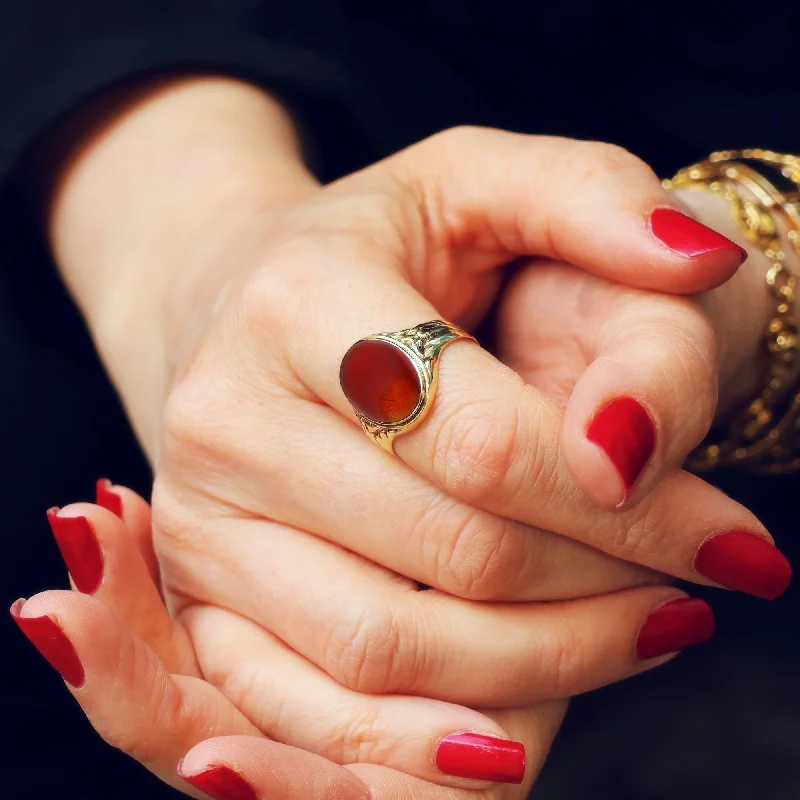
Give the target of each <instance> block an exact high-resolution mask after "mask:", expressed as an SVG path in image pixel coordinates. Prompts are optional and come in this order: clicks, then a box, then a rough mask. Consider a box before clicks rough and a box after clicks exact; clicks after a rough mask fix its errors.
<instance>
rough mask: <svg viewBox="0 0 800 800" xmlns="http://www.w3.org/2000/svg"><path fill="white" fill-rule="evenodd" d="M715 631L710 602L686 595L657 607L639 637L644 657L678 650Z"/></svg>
mask: <svg viewBox="0 0 800 800" xmlns="http://www.w3.org/2000/svg"><path fill="white" fill-rule="evenodd" d="M713 635H714V612H713V611H712V610H711V608H710V606H709V605H708V603H706V602H704V601H703V600H698V599H696V598H693V597H682V598H680V599H679V600H673V601H672V602H670V603H666V604H665V605H663V606H661V608H657V609H656V610H655V611H654V612H653V613H652V614H651V615H650V616H649V617H648V618H647V620H646V621H645V623H644V625H643V626H642V629H641V630H640V631H639V637H638V638H637V640H636V655H637V656H638V657H639V658H641V659H642V660H645V659H648V658H656V657H657V656H664V655H666V654H667V653H677V652H679V651H680V650H683V649H685V648H687V647H690V646H691V645H693V644H702V643H703V642H707V641H708V640H709V639H710V638H711V637H712V636H713Z"/></svg>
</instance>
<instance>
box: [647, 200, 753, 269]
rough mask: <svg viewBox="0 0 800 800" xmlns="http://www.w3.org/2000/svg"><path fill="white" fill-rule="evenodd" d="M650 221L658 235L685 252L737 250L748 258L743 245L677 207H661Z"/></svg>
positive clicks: (652, 229) (678, 250) (699, 254)
mask: <svg viewBox="0 0 800 800" xmlns="http://www.w3.org/2000/svg"><path fill="white" fill-rule="evenodd" d="M649 224H650V231H651V233H652V234H653V236H655V237H656V239H658V240H659V241H660V242H661V243H662V244H665V245H666V246H667V247H669V249H670V250H675V251H676V252H678V253H680V254H681V255H683V256H689V258H694V257H695V256H702V255H704V254H705V253H713V252H728V253H732V254H735V255H736V256H737V258H738V259H739V263H740V264H741V263H743V262H744V260H745V259H746V258H747V251H746V250H745V249H744V248H743V247H739V245H738V244H736V243H735V242H732V241H731V240H730V239H728V238H727V237H725V236H723V235H722V234H721V233H717V232H716V231H714V230H711V228H709V227H707V226H705V225H703V223H702V222H698V221H697V220H695V219H692V218H691V217H687V216H686V214H681V212H680V211H675V209H673V208H657V209H656V210H655V211H653V212H652V213H651V214H650V222H649Z"/></svg>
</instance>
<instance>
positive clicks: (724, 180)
mask: <svg viewBox="0 0 800 800" xmlns="http://www.w3.org/2000/svg"><path fill="white" fill-rule="evenodd" d="M738 159H744V160H749V161H757V162H761V163H764V164H768V165H769V166H771V167H774V168H775V169H778V170H780V172H781V174H782V175H783V176H784V178H786V179H788V180H789V181H791V183H792V184H793V187H795V188H793V191H792V192H789V193H786V192H781V191H779V190H778V189H777V187H776V186H775V185H774V184H773V183H772V182H771V181H769V180H768V179H767V178H765V177H764V176H763V175H762V174H761V173H760V172H758V171H757V170H755V169H753V168H752V167H750V166H748V165H746V164H743V163H741V162H740V161H739V160H738ZM664 186H665V187H666V188H668V189H699V190H705V191H711V192H714V193H716V194H719V195H720V196H722V197H724V198H725V199H726V200H727V201H728V204H729V207H730V210H731V213H732V214H733V217H734V219H735V220H736V222H737V224H738V225H739V228H740V229H741V230H742V232H743V233H744V235H745V236H746V237H747V239H748V240H749V241H751V242H753V243H754V244H755V245H756V246H757V247H759V249H761V250H762V252H763V253H764V254H765V256H766V257H767V258H768V259H769V262H770V267H769V270H768V271H767V276H766V280H767V286H768V288H769V290H770V292H771V294H772V297H773V299H774V302H775V316H774V317H773V318H772V320H771V321H770V323H769V325H768V326H767V330H766V333H765V337H764V344H765V351H766V355H767V363H766V367H765V374H764V380H763V384H762V390H761V392H760V394H759V396H758V397H756V398H755V399H754V400H752V401H751V402H749V403H748V404H747V406H746V407H745V408H744V409H743V410H742V411H741V412H740V413H739V414H738V415H737V416H736V417H735V418H734V420H733V423H732V424H731V425H730V427H729V428H728V430H727V432H726V434H725V435H724V436H723V437H716V436H714V435H713V434H712V436H710V437H709V438H708V439H706V441H705V442H704V443H703V444H701V445H700V446H699V447H698V448H697V449H696V450H695V451H694V452H693V453H692V454H691V455H690V456H689V458H688V460H687V463H686V466H687V467H688V468H689V469H692V470H694V471H696V472H703V471H708V470H710V469H714V468H715V467H738V468H743V469H748V470H750V471H753V472H757V473H762V474H780V473H785V472H792V471H795V470H798V469H800V392H799V391H798V386H797V385H796V383H797V376H798V372H800V341H799V340H798V322H797V316H796V300H797V298H796V294H797V280H796V278H795V276H794V275H793V274H792V272H791V270H790V269H789V268H788V267H787V265H786V254H785V252H784V250H783V243H782V241H781V232H780V230H779V228H778V226H777V225H776V222H775V218H776V217H778V218H780V219H781V220H782V221H783V224H784V226H785V228H786V230H787V237H788V239H789V242H790V244H791V245H792V247H793V248H794V249H795V251H797V253H798V255H800V194H798V192H797V191H796V188H800V158H798V157H796V156H791V155H783V154H780V153H775V152H773V151H770V150H755V149H753V150H723V151H719V152H715V153H712V154H711V155H710V156H709V157H708V159H706V160H705V161H701V162H699V163H697V164H693V165H692V166H690V167H686V168H684V169H682V170H679V171H678V172H677V173H676V174H675V176H673V178H672V179H671V180H668V181H664ZM740 190H744V192H741V191H740Z"/></svg>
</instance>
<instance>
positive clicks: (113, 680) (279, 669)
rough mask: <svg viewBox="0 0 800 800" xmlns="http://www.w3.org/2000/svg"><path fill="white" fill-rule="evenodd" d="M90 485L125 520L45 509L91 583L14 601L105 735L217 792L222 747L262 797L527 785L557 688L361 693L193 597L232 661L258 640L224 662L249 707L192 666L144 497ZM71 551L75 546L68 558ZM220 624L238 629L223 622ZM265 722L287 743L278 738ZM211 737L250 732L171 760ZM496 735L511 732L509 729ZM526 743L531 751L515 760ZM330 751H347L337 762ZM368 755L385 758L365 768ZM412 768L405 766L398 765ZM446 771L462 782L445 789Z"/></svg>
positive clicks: (474, 792)
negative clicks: (456, 697)
mask: <svg viewBox="0 0 800 800" xmlns="http://www.w3.org/2000/svg"><path fill="white" fill-rule="evenodd" d="M99 493H100V499H101V500H102V501H103V502H104V503H105V504H106V505H108V506H110V507H113V508H114V509H115V511H119V512H121V513H123V514H124V516H125V518H126V522H123V521H121V520H120V519H119V518H118V517H117V516H116V515H115V514H114V513H112V512H110V511H108V510H106V509H105V508H102V507H100V506H95V505H91V504H88V503H79V504H74V505H71V506H68V507H66V508H64V509H62V510H61V511H59V512H57V513H56V512H51V514H50V521H51V524H52V525H53V530H54V532H55V534H56V538H57V541H58V543H59V546H60V547H61V549H62V551H63V552H64V553H65V554H67V555H68V556H69V557H70V558H69V560H71V562H72V564H73V566H79V565H82V568H83V571H82V572H81V571H80V569H75V570H74V574H75V575H78V576H80V578H81V579H83V578H84V577H86V574H87V573H86V569H87V567H88V566H89V565H90V564H91V563H93V562H96V561H99V562H100V563H101V564H102V576H101V580H100V582H99V585H98V586H97V587H96V589H95V591H94V593H93V595H91V596H89V595H85V594H79V593H77V592H63V591H51V592H44V593H42V594H40V595H37V596H36V597H33V598H31V599H30V600H28V601H27V602H26V601H22V600H20V601H18V602H17V603H15V604H14V607H13V608H12V613H13V615H14V617H15V619H16V620H17V622H18V624H19V626H20V628H21V629H22V631H23V632H24V633H25V634H26V635H27V636H28V637H29V638H30V639H31V641H32V642H33V644H34V645H36V646H37V647H38V648H40V649H41V652H42V654H43V655H45V657H47V658H48V660H50V662H51V663H52V664H53V666H54V667H55V668H56V669H57V670H59V672H61V674H62V675H63V677H64V678H65V679H66V681H67V686H68V688H69V689H70V691H71V692H72V694H73V695H74V696H75V698H76V700H77V701H78V702H79V703H80V705H81V707H82V708H83V710H84V711H85V713H86V715H87V717H88V718H89V720H90V722H91V723H92V725H93V726H94V727H95V729H96V730H97V731H98V733H100V735H101V736H103V738H104V739H105V740H106V741H107V742H109V743H110V744H111V745H112V746H114V747H117V748H119V749H121V750H123V751H124V752H126V753H128V754H129V755H131V756H132V757H133V758H135V759H137V760H138V761H140V762H141V763H142V764H143V765H144V766H146V767H147V768H148V769H150V770H151V771H152V772H153V773H154V774H156V775H157V776H158V777H160V778H161V779H162V780H164V781H166V782H167V783H169V784H170V785H172V786H174V787H175V788H178V789H181V790H183V791H184V792H187V793H189V794H192V796H198V795H197V793H196V792H195V791H194V790H193V789H192V788H191V787H190V786H189V783H190V784H192V785H194V786H196V787H197V788H198V789H204V790H205V791H206V792H208V793H209V794H211V795H212V796H214V797H217V796H218V797H220V798H228V797H229V796H230V795H227V794H224V793H223V792H222V791H220V793H219V794H217V792H216V791H215V790H214V787H215V786H216V787H218V788H219V789H220V790H221V789H222V788H223V783H222V777H223V776H221V775H220V773H219V770H218V769H215V770H210V769H209V766H210V765H211V764H213V765H214V767H215V768H218V767H219V766H220V765H221V764H224V763H226V762H227V763H231V764H233V765H234V766H235V767H236V769H237V770H238V771H239V772H240V773H243V774H245V775H247V776H249V777H250V776H251V777H252V785H253V787H255V788H257V789H258V790H259V791H258V792H257V796H258V797H262V796H266V797H269V798H270V800H280V799H281V798H293V797H298V798H300V797H302V798H304V800H305V798H320V800H323V798H327V797H331V796H333V792H334V787H335V790H336V792H338V793H337V794H336V795H335V796H336V797H342V798H351V797H352V798H362V797H363V798H366V797H375V798H386V799H387V800H389V799H390V798H391V799H392V800H394V798H405V797H414V798H417V799H418V800H424V799H425V798H431V800H437V799H438V798H445V797H446V798H451V799H452V800H461V798H463V800H468V798H473V797H474V798H477V797H484V798H490V797H491V798H500V797H502V798H522V797H525V796H526V793H527V787H529V786H530V783H531V782H532V781H533V780H534V778H535V776H536V774H537V773H538V771H539V769H540V768H541V765H542V762H543V760H544V758H545V756H546V754H547V751H548V749H549V745H550V743H551V741H552V739H553V736H554V735H555V732H556V730H557V728H558V726H559V724H560V721H561V719H562V716H563V713H564V710H565V708H566V703H565V702H551V703H544V704H540V705H538V706H536V707H533V708H527V709H516V710H508V711H501V712H490V713H488V714H481V713H477V712H473V711H471V710H469V709H464V708H461V709H459V708H457V707H455V706H450V705H448V704H444V703H439V702H436V701H427V700H423V699H418V698H409V697H400V696H396V697H369V696H363V695H358V694H356V693H354V692H351V691H349V690H346V689H344V688H342V687H341V686H339V685H338V684H336V683H335V682H334V681H333V680H331V679H330V678H329V677H328V676H327V675H325V674H323V673H321V672H319V671H318V670H316V669H314V668H312V667H311V666H310V665H309V664H308V663H307V662H305V661H304V659H302V658H300V657H298V656H296V655H295V654H294V653H292V652H291V651H290V650H289V649H288V648H287V647H286V646H285V645H283V644H282V643H281V642H279V641H278V640H276V639H274V638H273V637H271V636H269V635H268V634H266V633H264V632H263V631H258V632H257V633H258V634H259V635H254V634H255V633H256V632H254V631H248V630H247V628H248V623H246V621H245V620H242V619H241V618H238V617H237V616H236V615H233V614H225V613H222V612H219V611H217V612H216V613H215V612H213V611H212V612H210V613H207V612H204V611H202V610H199V611H196V612H193V613H192V614H191V615H189V617H188V619H189V620H190V627H192V626H193V625H194V624H195V623H200V624H201V625H204V626H209V627H210V626H214V625H217V626H219V628H220V630H219V631H217V636H215V637H214V638H215V639H216V641H217V642H218V644H222V645H223V646H226V647H227V644H226V641H227V643H228V644H230V645H231V646H232V649H231V650H230V651H229V653H228V656H229V657H230V659H231V661H232V662H233V663H236V661H237V660H239V659H240V658H241V656H242V654H244V653H245V649H246V648H245V647H244V645H245V644H246V643H247V639H248V636H247V635H245V636H244V637H243V638H244V640H245V641H244V642H241V641H238V640H237V636H238V630H237V628H238V629H244V630H245V633H246V634H247V633H249V639H250V643H255V645H256V648H255V650H254V652H253V653H251V654H248V656H249V657H250V661H248V659H247V658H245V659H244V660H243V661H241V662H240V663H241V667H242V669H241V670H239V671H238V672H237V673H235V674H231V676H230V679H229V681H228V683H227V684H226V685H225V686H224V687H223V688H224V689H228V690H235V684H236V683H237V682H238V683H239V684H242V683H245V684H246V683H248V682H250V681H251V680H253V679H254V676H255V672H253V671H251V669H250V666H249V664H252V659H253V658H258V659H260V665H259V670H260V671H261V673H263V675H264V677H265V678H267V679H268V681H269V685H268V686H265V687H264V689H265V691H264V692H263V694H262V696H261V697H260V711H259V715H258V716H254V717H251V719H250V720H248V719H247V718H246V717H245V716H243V715H242V713H241V711H240V710H238V709H237V708H236V707H235V706H234V705H232V704H231V702H230V700H228V699H227V698H226V697H225V695H224V694H222V693H221V692H220V691H218V690H217V689H215V688H214V687H213V686H211V685H210V684H209V683H207V682H206V681H204V680H202V679H201V676H200V675H199V672H198V669H197V666H196V661H195V657H194V653H193V650H192V646H191V643H190V641H189V637H188V636H187V632H186V630H185V629H184V627H183V626H182V624H181V623H180V622H178V621H176V620H173V619H172V618H171V617H170V616H169V614H168V613H167V611H166V609H165V607H164V605H163V603H162V601H161V598H160V596H159V592H158V587H157V584H156V580H155V578H154V573H153V567H154V564H155V561H154V559H155V554H154V553H153V550H152V542H151V536H150V533H151V532H150V517H149V508H148V506H147V504H146V503H145V502H144V501H143V500H142V499H141V498H139V497H138V496H137V495H135V494H134V493H133V492H130V491H129V490H127V489H125V488H123V487H109V486H107V485H100V486H99ZM78 553H79V554H80V555H81V559H80V561H79V562H76V561H75V560H74V556H75V555H76V554H78ZM203 617H206V618H207V619H205V620H203V619H202V618H203ZM709 619H710V617H709ZM231 625H232V626H234V629H233V630H227V631H226V630H225V629H226V628H228V627H229V626H231ZM252 627H253V626H252V625H249V628H251V629H252ZM220 634H221V635H222V638H220ZM261 680H262V678H258V679H256V680H255V683H260V682H261ZM254 723H255V724H254ZM453 728H455V729H456V731H458V732H459V734H460V733H461V732H463V731H472V732H474V733H480V734H484V735H485V734H488V735H489V736H492V737H502V738H493V739H490V740H488V741H487V740H484V741H483V743H482V744H483V749H482V748H470V747H469V746H468V744H459V743H460V742H463V739H464V737H463V736H460V735H459V736H458V738H457V740H456V742H453V741H452V740H451V741H449V742H448V741H447V740H446V741H445V744H444V745H442V744H441V740H442V739H443V738H444V737H445V736H447V735H448V734H452V733H453ZM265 734H266V735H267V736H269V737H272V738H273V739H277V740H279V741H282V742H285V743H287V744H289V745H293V746H292V747H286V746H282V745H279V744H276V743H275V742H274V741H269V740H268V739H267V738H265ZM213 736H217V737H219V736H226V737H231V736H239V737H241V736H249V737H250V738H249V739H241V738H238V739H228V740H223V741H217V742H213V743H209V744H207V745H204V746H203V747H202V748H200V749H198V750H196V751H194V752H193V753H192V754H191V757H189V758H186V759H185V760H184V763H183V766H181V765H179V761H180V760H181V759H182V758H183V757H184V756H185V755H186V753H187V751H189V750H190V749H191V748H193V747H194V746H195V745H197V744H198V743H199V742H202V741H204V740H205V739H207V738H209V737H213ZM508 736H513V737H515V738H516V739H518V742H519V743H513V742H509V741H507V740H506V738H505V737H508ZM490 743H494V744H495V746H496V749H495V751H494V752H492V753H491V754H489V758H488V762H487V760H486V756H487V753H486V750H485V747H486V745H487V744H490ZM523 745H524V746H525V747H526V749H527V753H528V765H527V767H528V768H527V771H526V770H525V751H524V750H523V749H522V748H523ZM297 747H302V748H304V749H306V750H309V751H310V752H303V751H302V750H300V749H296V748H297ZM252 748H255V749H254V750H253V753H254V754H266V753H268V754H269V762H268V763H269V770H268V771H267V772H264V773H260V772H259V771H256V772H252V771H251V770H250V769H248V768H247V766H246V764H240V759H241V755H242V753H244V752H247V751H248V750H250V749H252ZM448 748H449V751H448ZM313 754H316V755H313ZM481 755H483V757H484V758H483V761H482V760H481ZM326 759H330V760H326ZM333 762H336V764H349V765H350V766H349V767H348V769H342V768H341V767H339V766H337V765H336V764H335V763H333ZM370 764H373V765H377V764H385V765H386V766H383V767H379V768H372V767H371V766H370ZM455 764H457V765H458V766H459V767H460V770H461V772H462V773H464V774H468V773H469V770H470V768H472V770H473V771H475V770H479V768H481V767H482V768H483V771H484V774H489V773H487V772H486V770H487V767H488V768H491V774H492V779H493V780H494V781H498V780H504V781H508V782H512V783H516V784H519V785H518V786H514V787H513V788H512V787H509V786H506V787H500V786H496V785H493V784H492V783H490V782H489V781H488V780H482V781H479V780H474V779H473V780H470V779H464V778H461V779H459V778H453V777H450V776H449V775H448V773H447V772H446V770H447V769H451V770H452V765H455ZM436 765H439V766H440V767H441V768H442V770H441V771H440V770H439V769H437V766H436ZM409 769H410V771H411V772H412V775H416V776H417V777H416V778H415V777H412V776H410V775H406V774H403V772H401V771H400V770H409ZM179 773H180V774H179ZM181 776H183V777H184V778H186V779H187V780H188V781H189V783H187V782H186V781H185V780H184V779H183V778H182V777H181ZM356 776H358V777H356ZM209 781H212V782H211V783H209ZM213 781H216V782H213ZM429 781H432V783H430V782H429ZM448 785H449V786H452V787H460V788H452V789H446V788H445V787H446V786H448ZM367 788H369V789H370V791H371V792H372V794H369V793H368V792H367ZM262 791H263V794H262ZM326 791H327V792H329V793H328V794H326V793H325V792H326ZM204 796H205V795H204ZM233 796H235V795H233ZM243 796H248V797H249V796H251V795H247V794H244V795H243Z"/></svg>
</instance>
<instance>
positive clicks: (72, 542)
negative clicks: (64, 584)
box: [47, 508, 103, 594]
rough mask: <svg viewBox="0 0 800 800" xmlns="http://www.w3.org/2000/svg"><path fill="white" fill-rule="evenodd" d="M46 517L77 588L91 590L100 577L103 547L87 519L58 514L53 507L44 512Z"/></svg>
mask: <svg viewBox="0 0 800 800" xmlns="http://www.w3.org/2000/svg"><path fill="white" fill-rule="evenodd" d="M47 520H48V522H49V523H50V527H51V529H52V531H53V536H55V539H56V544H57V545H58V549H59V550H60V551H61V556H62V558H63V559H64V563H65V564H66V565H67V569H68V570H69V574H70V575H72V580H73V581H74V582H75V586H76V587H77V588H78V591H80V592H83V593H84V594H94V593H95V592H96V591H97V589H98V588H99V586H100V583H101V581H102V580H103V551H102V550H101V549H100V542H98V541H97V536H96V535H95V532H94V528H92V526H91V523H90V522H89V520H88V519H86V517H60V516H59V515H58V509H57V508H51V509H50V510H49V511H48V512H47Z"/></svg>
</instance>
